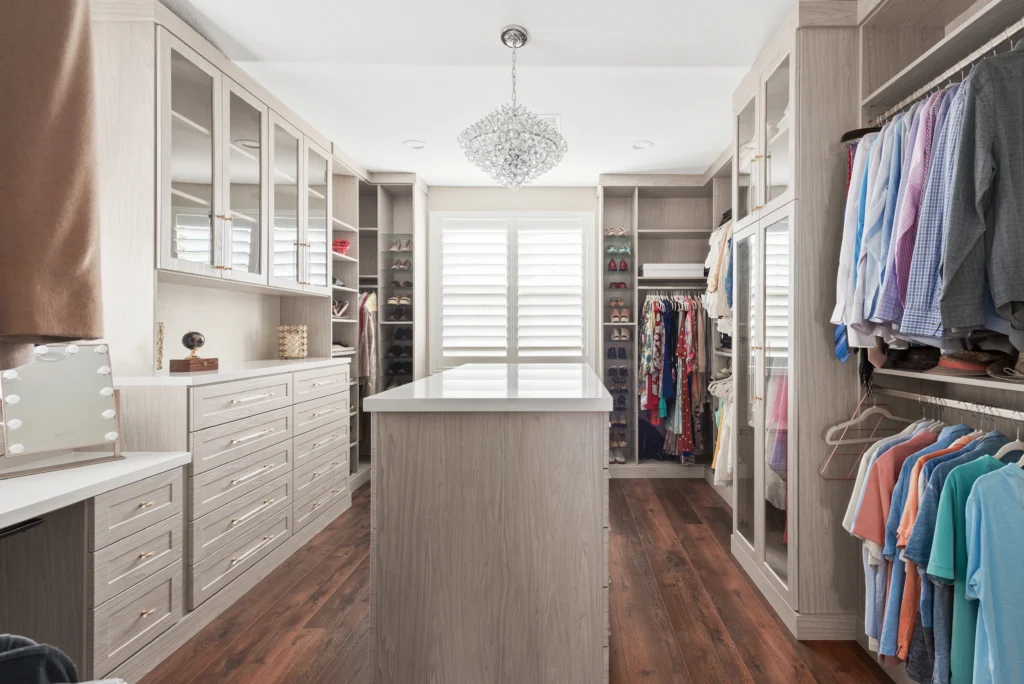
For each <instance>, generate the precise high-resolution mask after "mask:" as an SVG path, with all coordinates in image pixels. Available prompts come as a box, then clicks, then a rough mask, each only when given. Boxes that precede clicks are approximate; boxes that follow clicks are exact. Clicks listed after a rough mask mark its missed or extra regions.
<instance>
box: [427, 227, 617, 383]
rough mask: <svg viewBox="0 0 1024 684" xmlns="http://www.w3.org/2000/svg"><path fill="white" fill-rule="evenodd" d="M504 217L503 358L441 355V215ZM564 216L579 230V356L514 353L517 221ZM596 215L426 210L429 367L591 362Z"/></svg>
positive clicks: (432, 369)
mask: <svg viewBox="0 0 1024 684" xmlns="http://www.w3.org/2000/svg"><path fill="white" fill-rule="evenodd" d="M473 219H484V220H491V221H493V220H495V219H498V220H504V221H505V224H506V230H507V231H508V242H507V244H508V273H509V283H508V298H509V301H508V311H509V322H508V355H507V356H504V357H495V356H486V357H472V356H466V357H459V358H458V360H455V359H447V360H446V359H445V358H444V356H443V355H442V354H443V350H442V346H441V333H442V321H441V313H442V312H441V275H442V274H441V269H442V266H443V260H442V236H443V228H444V222H445V221H446V220H463V221H464V220H473ZM552 219H554V220H565V219H577V220H579V221H580V223H581V227H582V231H583V255H582V258H583V311H582V312H581V313H582V316H583V350H582V351H583V353H582V355H581V356H580V357H564V356H560V357H544V356H524V357H520V356H519V348H518V344H519V340H518V317H519V306H518V294H519V292H518V281H519V277H518V276H519V264H518V259H517V254H518V248H519V230H518V222H519V221H521V220H530V221H537V220H552ZM595 225H596V216H595V214H594V212H586V211H432V212H430V233H429V236H428V238H429V239H428V247H429V252H428V257H429V259H428V261H429V265H430V267H429V270H428V273H427V277H428V280H429V282H428V288H427V289H428V292H429V293H430V298H429V301H428V307H427V319H428V321H429V337H428V339H429V342H430V355H429V358H430V372H431V374H433V373H440V372H442V371H446V370H449V369H452V368H456V367H458V366H461V365H464V364H467V363H589V364H590V365H591V366H594V358H593V354H594V349H596V348H597V346H598V345H597V334H598V331H597V326H596V325H595V322H596V321H597V320H599V318H600V317H599V316H598V317H595V315H594V307H595V306H596V304H595V302H596V301H597V299H599V298H600V291H599V290H600V285H599V283H597V282H596V280H595V279H596V278H597V277H598V271H597V269H596V268H595V267H594V262H595V259H596V257H595V251H594V250H595V249H596V248H597V247H596V244H597V243H596V232H595Z"/></svg>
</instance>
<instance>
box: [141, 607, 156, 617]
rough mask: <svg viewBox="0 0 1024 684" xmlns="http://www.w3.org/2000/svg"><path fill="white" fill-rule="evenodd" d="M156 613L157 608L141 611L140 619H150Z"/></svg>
mask: <svg viewBox="0 0 1024 684" xmlns="http://www.w3.org/2000/svg"><path fill="white" fill-rule="evenodd" d="M155 612H156V608H150V609H149V610H143V611H139V617H149V616H150V615H152V614H153V613H155Z"/></svg>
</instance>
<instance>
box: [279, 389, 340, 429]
mask: <svg viewBox="0 0 1024 684" xmlns="http://www.w3.org/2000/svg"><path fill="white" fill-rule="evenodd" d="M348 414H349V392H348V390H345V391H344V392H340V393H338V394H332V395H330V396H329V397H322V398H320V399H313V400H312V401H304V402H302V403H301V404H295V405H294V406H292V416H293V419H294V420H293V424H294V425H295V435H296V436H298V435H302V434H305V433H307V432H309V431H310V430H315V429H316V428H318V427H323V426H324V425H328V424H330V423H333V422H334V421H337V420H340V419H346V418H348Z"/></svg>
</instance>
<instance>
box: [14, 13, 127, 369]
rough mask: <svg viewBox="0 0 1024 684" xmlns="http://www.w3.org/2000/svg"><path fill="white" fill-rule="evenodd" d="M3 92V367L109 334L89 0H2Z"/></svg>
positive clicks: (18, 363) (19, 363) (15, 364)
mask: <svg viewBox="0 0 1024 684" xmlns="http://www.w3.org/2000/svg"><path fill="white" fill-rule="evenodd" d="M0 93H2V98H0V369H4V368H10V367H12V366H17V365H21V364H23V363H26V362H27V361H28V360H29V359H30V358H31V350H32V345H34V344H41V343H46V342H60V341H68V340H79V339H95V338H97V337H102V335H103V315H102V309H101V305H100V226H99V204H98V195H97V182H98V169H97V151H96V150H97V146H96V124H95V116H96V111H95V104H94V101H95V93H94V77H93V55H92V43H91V38H90V23H89V2H88V0H0ZM125 286H126V287H130V284H129V283H125Z"/></svg>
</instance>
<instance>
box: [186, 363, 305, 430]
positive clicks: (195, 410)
mask: <svg viewBox="0 0 1024 684" xmlns="http://www.w3.org/2000/svg"><path fill="white" fill-rule="evenodd" d="M191 401H192V403H191V407H190V409H191V410H190V411H189V415H191V416H192V430H193V431H197V430H202V429H204V428H208V427H213V426H214V425H221V424H223V423H230V422H231V421H233V420H240V419H242V418H248V417H250V416H255V415H257V414H260V413H266V412H267V411H273V410H274V409H278V408H284V407H286V406H291V405H292V375H291V373H285V374H282V375H271V376H268V377H265V378H255V379H253V380H239V381H237V382H223V383H218V384H216V385H203V386H201V387H193V388H192V394H191Z"/></svg>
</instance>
